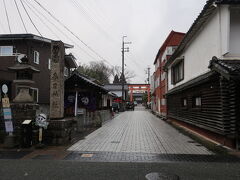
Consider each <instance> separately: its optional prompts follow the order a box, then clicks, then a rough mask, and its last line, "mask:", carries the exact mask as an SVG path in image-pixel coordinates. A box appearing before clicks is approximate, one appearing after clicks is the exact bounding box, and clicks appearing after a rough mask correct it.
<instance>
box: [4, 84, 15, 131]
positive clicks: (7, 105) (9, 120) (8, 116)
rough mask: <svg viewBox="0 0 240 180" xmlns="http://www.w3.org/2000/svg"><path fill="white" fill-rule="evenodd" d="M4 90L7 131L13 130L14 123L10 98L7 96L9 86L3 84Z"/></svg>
mask: <svg viewBox="0 0 240 180" xmlns="http://www.w3.org/2000/svg"><path fill="white" fill-rule="evenodd" d="M2 92H3V93H4V98H2V107H3V117H4V120H5V122H4V123H5V128H6V132H8V133H10V134H11V133H12V132H13V123H12V111H11V108H10V102H9V98H8V97H7V92H8V87H7V85H6V84H3V86H2Z"/></svg>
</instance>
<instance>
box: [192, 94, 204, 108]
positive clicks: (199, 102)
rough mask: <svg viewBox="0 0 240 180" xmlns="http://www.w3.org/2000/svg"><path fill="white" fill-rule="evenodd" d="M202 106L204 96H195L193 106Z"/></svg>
mask: <svg viewBox="0 0 240 180" xmlns="http://www.w3.org/2000/svg"><path fill="white" fill-rule="evenodd" d="M201 106H202V98H201V97H200V96H196V97H194V98H193V108H200V107H201Z"/></svg>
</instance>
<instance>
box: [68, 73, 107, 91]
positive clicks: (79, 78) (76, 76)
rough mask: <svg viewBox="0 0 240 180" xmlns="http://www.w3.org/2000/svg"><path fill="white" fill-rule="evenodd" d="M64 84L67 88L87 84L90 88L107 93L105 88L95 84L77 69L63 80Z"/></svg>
mask: <svg viewBox="0 0 240 180" xmlns="http://www.w3.org/2000/svg"><path fill="white" fill-rule="evenodd" d="M65 84H66V85H67V86H68V88H74V87H82V88H83V87H86V86H89V87H90V88H93V89H97V90H98V91H100V92H102V93H104V94H107V93H108V92H109V91H108V90H107V89H105V88H104V87H103V86H101V85H98V84H96V83H95V82H93V81H91V80H90V79H89V78H88V77H86V76H85V75H83V74H81V73H79V72H78V71H76V70H75V71H74V72H73V73H72V75H71V76H70V77H69V78H67V79H66V80H65Z"/></svg>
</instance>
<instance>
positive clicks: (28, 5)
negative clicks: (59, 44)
mask: <svg viewBox="0 0 240 180" xmlns="http://www.w3.org/2000/svg"><path fill="white" fill-rule="evenodd" d="M23 2H24V3H25V4H26V5H27V7H28V8H29V9H30V11H32V13H33V14H35V16H37V18H38V19H39V20H40V21H41V22H42V23H43V25H45V26H46V27H47V29H49V30H50V31H51V32H52V33H53V34H54V35H55V36H56V37H57V38H58V39H60V38H59V36H58V35H57V34H55V33H54V32H53V30H52V29H51V28H50V27H49V26H48V25H47V24H46V23H45V22H44V21H43V20H42V18H41V17H39V15H38V14H37V13H36V12H35V11H33V9H32V8H31V7H30V4H29V3H28V2H27V1H23Z"/></svg>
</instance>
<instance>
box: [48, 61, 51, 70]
mask: <svg viewBox="0 0 240 180" xmlns="http://www.w3.org/2000/svg"><path fill="white" fill-rule="evenodd" d="M48 69H49V70H50V69H51V59H48Z"/></svg>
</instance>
